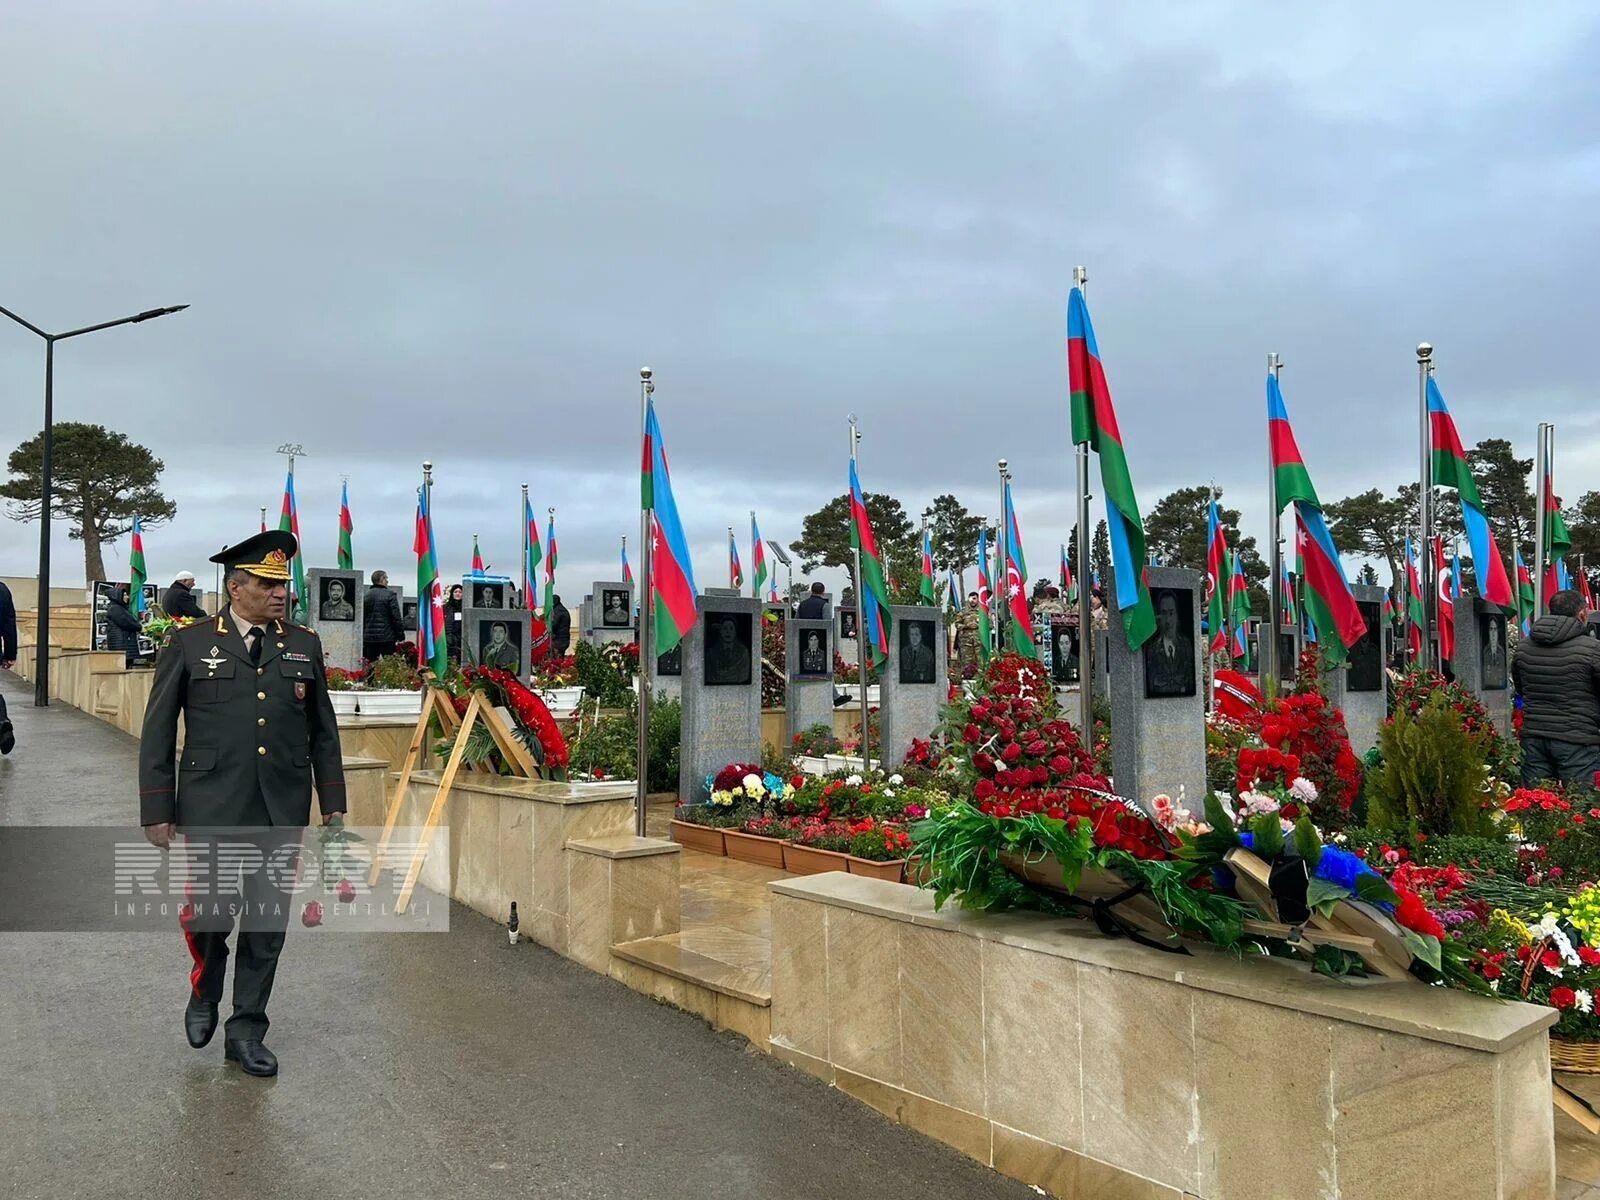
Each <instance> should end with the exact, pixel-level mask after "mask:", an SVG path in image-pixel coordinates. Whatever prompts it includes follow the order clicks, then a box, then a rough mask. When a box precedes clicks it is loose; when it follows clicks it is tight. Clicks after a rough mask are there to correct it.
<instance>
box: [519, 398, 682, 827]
mask: <svg viewBox="0 0 1600 1200" xmlns="http://www.w3.org/2000/svg"><path fill="white" fill-rule="evenodd" d="M653 378H654V375H653V373H652V372H651V370H650V368H649V367H640V368H639V444H640V445H641V446H643V445H644V442H645V437H646V436H647V435H646V430H647V429H648V428H649V410H650V393H651V392H653V391H655V390H656V385H655V383H654V382H652V380H653ZM654 458H655V454H654V447H651V459H652V460H653V459H654ZM650 482H651V488H650V502H649V503H648V504H646V503H641V504H640V505H639V577H638V579H639V582H638V588H639V741H638V744H637V746H636V754H637V757H636V759H635V762H634V778H635V782H634V785H633V786H634V793H633V832H634V834H635V835H636V836H638V837H645V836H646V833H645V824H646V818H647V816H648V812H647V805H648V803H649V800H648V793H649V788H650V676H651V675H652V674H653V673H654V671H655V665H656V659H655V653H654V650H655V632H656V631H655V621H654V619H653V615H652V613H651V607H652V603H653V601H654V596H653V595H652V594H651V589H650V542H651V538H650V513H651V509H652V506H653V505H654V504H655V486H654V484H655V480H654V479H653V478H652V479H651V481H650ZM622 546H623V549H624V550H626V549H627V546H628V539H627V537H623V539H622ZM545 619H546V620H548V619H549V614H548V613H546V614H545Z"/></svg>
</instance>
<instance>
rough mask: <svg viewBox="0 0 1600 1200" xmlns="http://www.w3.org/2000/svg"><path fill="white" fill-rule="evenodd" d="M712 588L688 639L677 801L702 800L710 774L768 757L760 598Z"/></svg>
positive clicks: (685, 643)
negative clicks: (763, 729)
mask: <svg viewBox="0 0 1600 1200" xmlns="http://www.w3.org/2000/svg"><path fill="white" fill-rule="evenodd" d="M730 591H731V589H722V590H720V591H719V590H718V589H711V590H708V591H707V592H705V593H704V594H702V595H701V597H700V605H699V609H700V612H699V619H698V620H696V621H695V623H694V624H693V625H692V626H690V628H689V633H688V635H687V636H686V637H685V638H684V639H683V643H682V651H683V655H682V666H683V674H682V677H681V684H680V686H681V687H682V691H683V727H682V734H681V738H680V744H681V748H680V750H679V758H678V762H679V766H678V799H679V801H680V802H682V803H684V804H699V803H701V802H702V801H704V800H705V798H706V786H705V783H706V776H707V775H711V774H714V773H716V772H717V771H720V770H721V769H722V768H723V767H725V766H727V765H728V764H729V763H733V762H743V763H755V762H760V761H761V601H759V600H753V599H748V598H746V597H742V596H739V595H737V594H729V592H730Z"/></svg>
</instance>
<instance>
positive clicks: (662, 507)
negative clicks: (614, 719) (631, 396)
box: [550, 398, 699, 654]
mask: <svg viewBox="0 0 1600 1200" xmlns="http://www.w3.org/2000/svg"><path fill="white" fill-rule="evenodd" d="M643 458H644V461H643V463H642V469H641V472H640V476H641V478H640V504H641V506H642V507H643V508H644V510H645V511H646V512H647V513H649V514H650V530H651V541H650V563H649V566H650V571H649V578H648V579H646V580H645V581H644V590H645V592H646V594H647V595H648V596H649V597H650V600H649V604H650V608H651V610H652V611H653V613H654V618H653V620H654V626H653V627H654V629H655V652H656V653H657V654H669V653H671V652H672V650H674V649H675V648H676V647H677V645H678V643H679V642H681V641H682V640H683V637H684V635H685V634H687V633H688V632H689V630H690V629H692V628H693V627H694V623H695V619H696V611H697V610H696V604H697V601H696V596H697V595H698V594H699V593H698V592H697V590H696V588H695V585H694V564H693V563H692V562H691V561H690V558H689V539H688V538H687V537H685V536H684V532H683V522H682V521H680V520H679V519H678V502H677V500H676V499H674V498H673V495H672V473H671V471H669V470H668V468H667V447H666V443H665V442H663V441H662V439H661V425H660V423H659V422H658V421H657V420H656V402H655V400H654V399H653V398H652V399H649V400H647V401H646V408H645V422H644V456H643ZM551 528H552V531H553V530H554V525H552V527H551ZM550 545H551V547H552V549H553V548H554V546H555V542H554V540H553V538H552V540H551V541H550Z"/></svg>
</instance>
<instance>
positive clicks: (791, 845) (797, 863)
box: [783, 842, 852, 875]
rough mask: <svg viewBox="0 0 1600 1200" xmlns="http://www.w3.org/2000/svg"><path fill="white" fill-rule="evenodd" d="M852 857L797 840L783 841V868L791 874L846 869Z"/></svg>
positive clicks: (820, 872)
mask: <svg viewBox="0 0 1600 1200" xmlns="http://www.w3.org/2000/svg"><path fill="white" fill-rule="evenodd" d="M851 861H852V859H851V858H850V856H849V855H848V854H840V853H839V852H838V851H837V850H818V849H817V848H816V847H815V846H802V845H801V844H800V843H799V842H785V843H783V869H784V870H785V871H787V872H789V874H791V875H820V874H822V873H823V872H824V871H848V870H849V869H850V863H851Z"/></svg>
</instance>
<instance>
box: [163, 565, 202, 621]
mask: <svg viewBox="0 0 1600 1200" xmlns="http://www.w3.org/2000/svg"><path fill="white" fill-rule="evenodd" d="M161 611H162V612H164V613H166V614H167V616H169V617H171V618H172V619H173V620H177V619H178V618H179V617H185V618H187V619H188V620H191V621H203V620H204V619H205V615H206V613H205V609H203V608H201V607H200V604H199V602H198V601H197V600H196V599H195V598H194V572H193V571H179V572H178V573H177V575H175V576H173V579H172V586H171V587H169V588H168V589H167V590H166V592H165V593H164V594H163V595H162V597H161Z"/></svg>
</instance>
